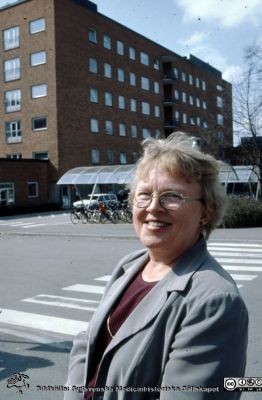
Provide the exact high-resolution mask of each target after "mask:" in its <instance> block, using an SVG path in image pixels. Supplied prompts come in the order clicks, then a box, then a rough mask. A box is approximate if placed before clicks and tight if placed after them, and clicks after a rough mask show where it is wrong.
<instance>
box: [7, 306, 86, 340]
mask: <svg viewBox="0 0 262 400" xmlns="http://www.w3.org/2000/svg"><path fill="white" fill-rule="evenodd" d="M0 323H5V324H10V325H16V326H17V325H18V326H23V327H26V328H32V329H38V330H42V331H49V332H55V333H61V334H64V335H71V336H75V335H76V334H77V333H79V332H81V331H85V330H86V328H87V325H88V323H87V322H85V321H77V320H73V319H68V318H58V317H51V316H47V315H41V314H33V313H27V312H23V311H16V310H9V309H2V313H1V314H0Z"/></svg>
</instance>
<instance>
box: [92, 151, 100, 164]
mask: <svg viewBox="0 0 262 400" xmlns="http://www.w3.org/2000/svg"><path fill="white" fill-rule="evenodd" d="M91 161H92V164H99V163H100V153H99V150H97V149H92V150H91Z"/></svg>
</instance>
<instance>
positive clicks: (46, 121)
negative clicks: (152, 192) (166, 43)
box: [0, 0, 232, 202]
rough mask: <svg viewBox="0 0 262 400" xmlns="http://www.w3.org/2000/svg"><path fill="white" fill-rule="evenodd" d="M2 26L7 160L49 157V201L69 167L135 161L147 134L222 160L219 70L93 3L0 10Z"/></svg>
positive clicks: (223, 103) (228, 125) (52, 2)
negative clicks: (183, 142) (186, 138)
mask: <svg viewBox="0 0 262 400" xmlns="http://www.w3.org/2000/svg"><path fill="white" fill-rule="evenodd" d="M0 29H1V33H2V44H1V45H0V52H1V59H2V62H3V67H2V68H1V69H0V82H1V89H2V90H1V94H0V96H1V101H0V121H1V122H0V157H2V158H5V157H8V158H16V159H22V160H23V159H45V160H48V166H49V167H48V174H47V182H48V191H49V194H48V201H49V202H59V201H60V188H58V187H57V186H56V181H57V180H58V178H59V177H60V176H61V175H62V174H63V173H64V172H65V171H67V170H68V169H70V168H74V167H77V166H88V165H99V164H101V165H107V164H132V163H134V162H135V161H136V160H137V158H138V155H139V150H140V143H141V141H142V140H143V139H144V138H146V137H148V136H149V135H151V136H155V137H160V136H167V135H168V134H170V133H171V132H173V131H174V130H183V131H186V132H188V133H189V134H191V135H193V136H196V137H200V138H202V141H203V143H207V144H208V145H209V146H210V144H212V149H213V151H214V152H215V153H216V154H220V153H219V152H220V143H221V144H222V143H223V141H224V140H226V141H227V143H228V142H229V141H232V94H231V85H230V84H229V83H228V82H226V81H225V80H223V79H222V74H221V72H219V71H217V70H216V69H214V68H213V67H211V66H210V65H208V64H206V63H204V62H203V61H201V60H199V59H197V58H196V57H194V56H190V58H186V57H181V56H179V55H178V54H176V53H174V52H172V51H170V50H168V49H166V48H164V47H162V46H161V45H159V44H157V43H155V42H153V41H151V40H149V39H148V38H146V37H143V36H142V35H140V34H139V33H136V32H134V31H132V30H130V29H128V28H127V27H125V26H123V25H121V24H119V23H117V22H116V21H113V20H112V19H110V18H108V17H106V16H104V15H102V14H100V13H99V12H98V10H97V7H96V5H95V4H94V3H92V2H90V1H88V0H25V1H18V2H16V3H14V4H13V5H9V6H6V7H2V8H1V9H0ZM2 165H4V164H2ZM16 165H17V168H18V170H19V171H21V170H22V169H23V168H24V167H23V166H24V164H23V163H17V164H16ZM6 176H8V170H7V175H6ZM8 179H9V178H8ZM10 179H11V178H10ZM10 179H9V180H10ZM3 183H5V182H3V181H0V188H1V184H3ZM38 194H39V197H41V196H42V193H41V192H40V191H39V192H38ZM15 198H16V199H18V196H16V197H15Z"/></svg>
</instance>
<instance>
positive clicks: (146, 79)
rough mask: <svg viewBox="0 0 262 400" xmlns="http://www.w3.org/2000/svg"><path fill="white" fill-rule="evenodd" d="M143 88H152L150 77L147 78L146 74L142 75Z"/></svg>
mask: <svg viewBox="0 0 262 400" xmlns="http://www.w3.org/2000/svg"><path fill="white" fill-rule="evenodd" d="M141 88H142V89H144V90H149V89H150V83H149V79H148V78H146V77H145V76H141Z"/></svg>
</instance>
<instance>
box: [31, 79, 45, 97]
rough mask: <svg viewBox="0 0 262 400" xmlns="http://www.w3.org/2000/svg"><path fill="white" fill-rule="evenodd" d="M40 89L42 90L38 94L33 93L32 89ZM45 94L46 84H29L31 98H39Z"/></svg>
mask: <svg viewBox="0 0 262 400" xmlns="http://www.w3.org/2000/svg"><path fill="white" fill-rule="evenodd" d="M39 89H40V90H42V92H41V93H40V94H39V95H35V94H34V91H36V90H39ZM46 96H47V84H46V83H42V84H41V85H33V86H31V97H32V99H39V98H41V97H46Z"/></svg>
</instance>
